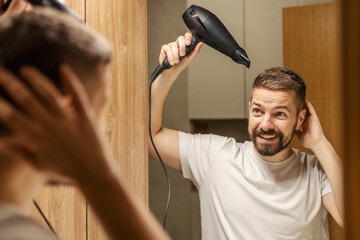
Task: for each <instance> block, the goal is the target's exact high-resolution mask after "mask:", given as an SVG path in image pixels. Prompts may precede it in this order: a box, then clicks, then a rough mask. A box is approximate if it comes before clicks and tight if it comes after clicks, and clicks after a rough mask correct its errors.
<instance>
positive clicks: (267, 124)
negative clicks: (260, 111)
mask: <svg viewBox="0 0 360 240" xmlns="http://www.w3.org/2000/svg"><path fill="white" fill-rule="evenodd" d="M260 128H261V129H262V130H264V131H268V130H271V129H274V124H273V122H272V118H271V115H270V114H265V116H264V118H263V120H262V121H261V123H260Z"/></svg>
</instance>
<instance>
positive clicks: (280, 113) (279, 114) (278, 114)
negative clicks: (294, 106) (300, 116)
mask: <svg viewBox="0 0 360 240" xmlns="http://www.w3.org/2000/svg"><path fill="white" fill-rule="evenodd" d="M275 115H276V117H279V118H285V117H286V113H284V112H277V113H276V114H275Z"/></svg>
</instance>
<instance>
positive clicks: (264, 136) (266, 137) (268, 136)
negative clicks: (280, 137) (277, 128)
mask: <svg viewBox="0 0 360 240" xmlns="http://www.w3.org/2000/svg"><path fill="white" fill-rule="evenodd" d="M260 136H261V137H262V138H265V139H270V138H274V137H276V135H275V134H273V135H260Z"/></svg>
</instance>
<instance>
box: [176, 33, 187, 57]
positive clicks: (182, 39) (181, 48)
mask: <svg viewBox="0 0 360 240" xmlns="http://www.w3.org/2000/svg"><path fill="white" fill-rule="evenodd" d="M176 43H177V45H178V46H179V55H180V56H181V57H183V56H185V54H186V44H185V37H184V36H180V37H178V39H176Z"/></svg>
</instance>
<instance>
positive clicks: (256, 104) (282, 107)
mask: <svg viewBox="0 0 360 240" xmlns="http://www.w3.org/2000/svg"><path fill="white" fill-rule="evenodd" d="M252 105H255V106H258V107H262V105H261V104H260V103H256V102H254V103H253V104H252ZM275 109H285V110H287V111H288V112H290V109H289V108H288V107H287V106H286V105H279V106H276V107H275Z"/></svg>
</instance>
